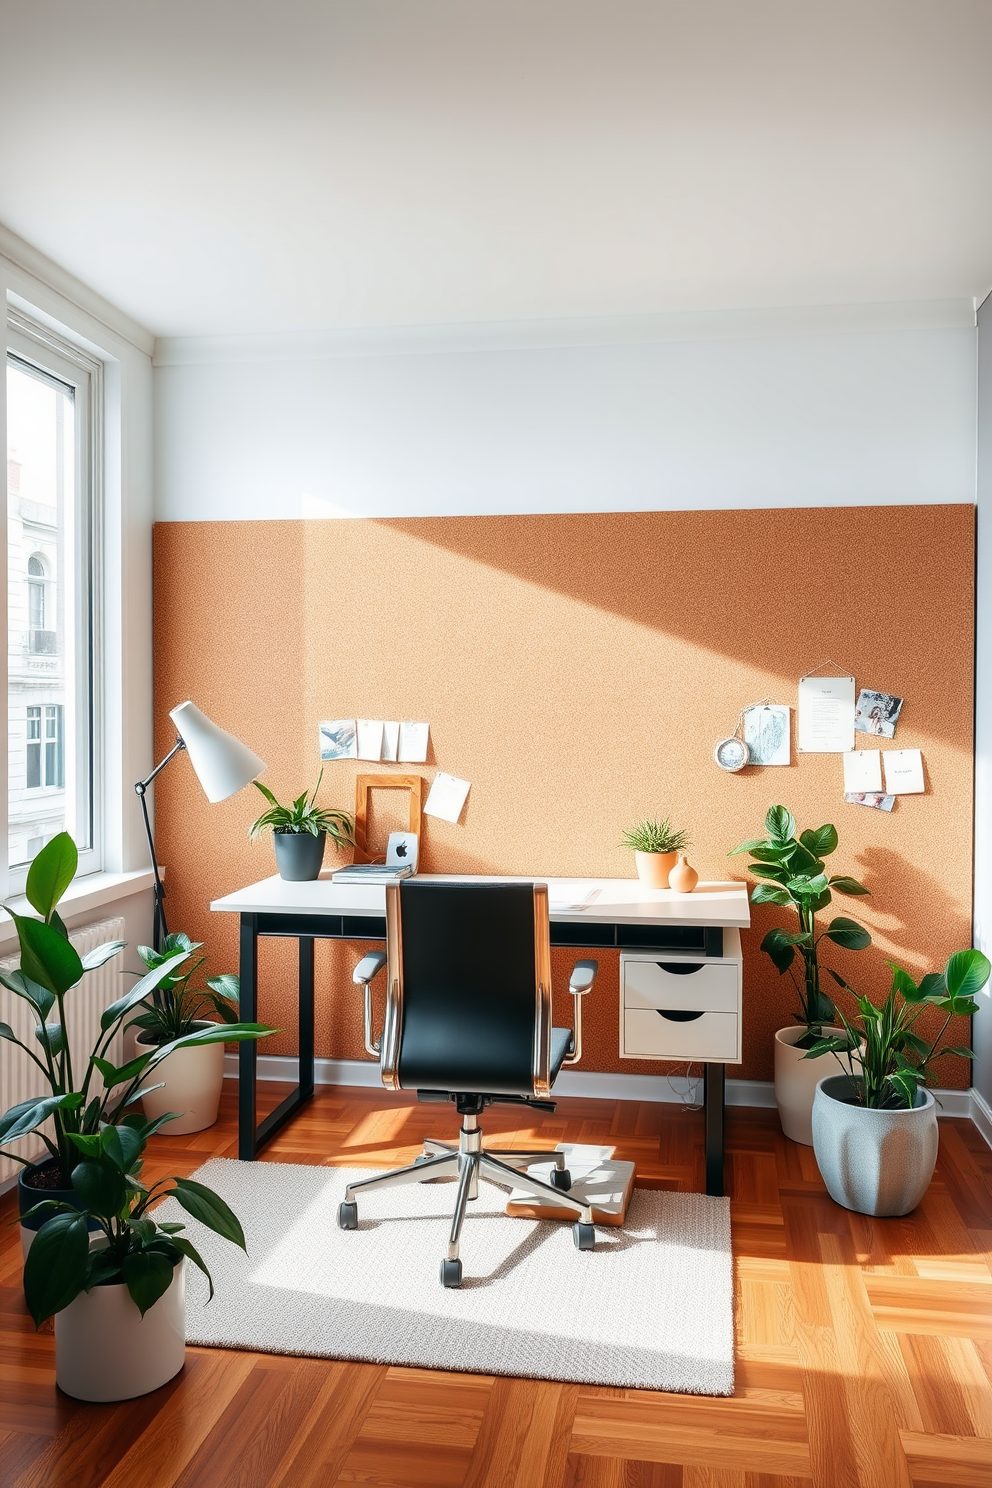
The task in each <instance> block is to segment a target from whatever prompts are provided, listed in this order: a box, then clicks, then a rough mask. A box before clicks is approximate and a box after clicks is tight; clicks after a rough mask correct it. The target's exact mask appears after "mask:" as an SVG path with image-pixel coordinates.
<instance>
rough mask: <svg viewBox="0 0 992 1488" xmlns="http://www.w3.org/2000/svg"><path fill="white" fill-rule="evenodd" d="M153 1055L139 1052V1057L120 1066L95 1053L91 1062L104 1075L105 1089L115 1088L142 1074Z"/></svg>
mask: <svg viewBox="0 0 992 1488" xmlns="http://www.w3.org/2000/svg"><path fill="white" fill-rule="evenodd" d="M151 1057H152V1056H151V1054H150V1053H149V1054H139V1055H138V1057H137V1059H132V1060H130V1061H129V1062H128V1063H127V1064H122V1065H121V1066H120V1068H118V1067H117V1066H116V1065H113V1064H111V1062H110V1060H109V1059H101V1058H100V1057H99V1056H98V1055H96V1054H94V1055H93V1056H92V1058H91V1060H90V1063H91V1064H92V1065H93V1066H94V1068H95V1069H98V1070H99V1071H100V1074H101V1075H102V1076H103V1087H104V1089H105V1090H114V1089H116V1087H117V1086H118V1085H126V1084H129V1083H130V1081H131V1080H133V1079H134V1078H135V1076H136V1075H140V1074H141V1072H142V1070H143V1069H145V1067H146V1066H147V1064H148V1062H149V1060H150V1059H151Z"/></svg>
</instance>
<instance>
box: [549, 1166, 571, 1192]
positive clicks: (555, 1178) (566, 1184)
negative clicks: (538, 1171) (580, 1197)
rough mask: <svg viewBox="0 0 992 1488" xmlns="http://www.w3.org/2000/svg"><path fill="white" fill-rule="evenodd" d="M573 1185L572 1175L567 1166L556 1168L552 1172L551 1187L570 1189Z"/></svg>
mask: <svg viewBox="0 0 992 1488" xmlns="http://www.w3.org/2000/svg"><path fill="white" fill-rule="evenodd" d="M571 1186H572V1175H571V1173H570V1172H569V1171H568V1169H567V1168H555V1169H554V1170H553V1172H552V1174H551V1187H552V1188H564V1189H569V1188H571Z"/></svg>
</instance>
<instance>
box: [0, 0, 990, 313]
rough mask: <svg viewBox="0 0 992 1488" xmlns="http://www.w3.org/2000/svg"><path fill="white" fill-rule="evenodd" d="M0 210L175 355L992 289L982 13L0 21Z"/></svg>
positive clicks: (224, 10) (203, 9)
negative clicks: (227, 346)
mask: <svg viewBox="0 0 992 1488" xmlns="http://www.w3.org/2000/svg"><path fill="white" fill-rule="evenodd" d="M0 56H2V58H3V67H2V76H0V126H2V130H0V222H3V223H5V224H6V225H7V226H8V227H9V228H11V229H12V230H13V231H14V232H15V233H18V234H19V235H20V236H21V237H23V238H25V239H26V240H27V241H28V242H30V243H32V244H33V245H34V246H35V247H37V248H39V249H41V250H42V251H43V252H44V253H46V254H48V255H49V256H50V257H51V258H53V259H55V260H56V261H57V262H58V263H60V264H62V265H63V266H64V267H65V268H67V269H69V270H70V271H71V272H72V273H74V274H76V275H77V276H78V277H79V278H80V279H82V280H83V281H85V282H86V283H87V284H89V285H90V286H91V287H92V288H94V289H96V290H98V291H100V292H101V293H102V294H103V295H105V296H106V298H107V299H109V300H111V301H112V302H113V303H114V304H116V305H118V306H119V307H120V308H121V309H123V310H126V311H127V312H129V314H130V315H132V316H133V317H134V318H135V319H136V320H138V321H139V322H141V323H142V324H144V325H145V326H146V327H148V328H149V329H151V330H152V331H154V332H155V333H157V334H159V335H172V336H175V335H198V334H247V333H259V332H270V331H273V332H275V331H298V330H313V329H322V330H335V329H347V328H361V327H372V326H408V325H417V324H420V325H425V324H434V325H438V324H455V323H463V322H485V321H503V320H508V319H533V318H540V319H545V318H551V317H569V316H583V317H588V316H598V315H604V316H606V315H630V314H640V313H648V312H650V313H658V312H664V311H670V310H697V309H703V308H708V309H713V308H720V307H735V308H744V307H756V306H776V305H789V304H793V305H819V304H840V303H861V302H867V301H906V300H926V299H944V298H955V297H961V296H977V297H979V298H980V297H982V296H984V295H985V294H986V293H987V291H988V289H989V287H990V284H992V60H990V59H992V3H990V0H926V3H921V0H819V3H814V0H350V3H342V0H168V3H166V0H86V3H84V4H82V3H80V0H36V3H34V4H28V3H25V0H0Z"/></svg>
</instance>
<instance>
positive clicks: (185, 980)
mask: <svg viewBox="0 0 992 1488" xmlns="http://www.w3.org/2000/svg"><path fill="white" fill-rule="evenodd" d="M202 944H203V943H202V941H191V940H190V938H189V936H188V935H184V934H182V933H181V932H180V933H179V934H172V935H167V936H166V938H165V940H164V942H163V943H162V948H161V950H158V951H156V950H153V949H152V947H151V946H139V947H138V957H139V959H140V960H141V961H142V962H143V963H144V965H145V966H146V967H147V969H148V970H149V971H154V970H156V969H158V968H160V967H162V966H164V965H165V963H166V962H167V961H171V959H172V957H173V956H174V955H175V954H176V952H177V951H183V952H185V954H186V957H187V960H188V958H190V957H192V956H195V954H196V952H197V951H199V950H201V949H202ZM205 964H206V957H205V956H200V957H198V958H197V959H196V960H194V961H193V962H192V964H191V965H188V964H187V962H186V961H182V962H180V964H179V966H178V967H177V968H176V970H175V971H174V972H172V973H169V974H166V975H165V976H164V977H163V978H162V980H161V981H160V982H159V984H158V986H157V987H155V988H154V989H153V990H152V991H151V992H150V993H149V995H148V996H147V997H146V998H145V1000H144V1002H142V1003H141V1004H140V1005H139V1016H138V1017H137V1018H133V1019H132V1020H131V1022H130V1023H129V1024H128V1025H127V1026H128V1027H129V1028H137V1029H140V1030H141V1031H140V1032H139V1033H138V1035H137V1042H138V1044H139V1045H140V1046H141V1047H150V1048H153V1049H158V1048H161V1047H162V1046H163V1044H172V1045H174V1046H176V1045H178V1046H177V1047H173V1050H172V1053H171V1054H169V1055H167V1056H166V1058H165V1059H163V1060H162V1061H161V1062H160V1063H159V1064H158V1065H157V1066H156V1070H155V1075H156V1079H157V1081H159V1082H160V1083H158V1084H157V1085H156V1086H155V1087H154V1088H153V1089H151V1090H146V1091H145V1093H144V1095H143V1096H142V1106H143V1108H144V1112H145V1115H146V1116H149V1117H153V1118H154V1117H157V1116H162V1115H164V1114H165V1112H166V1111H171V1112H172V1113H173V1120H172V1124H171V1125H170V1127H169V1133H170V1135H173V1136H179V1135H182V1134H184V1133H186V1132H196V1131H203V1130H204V1128H205V1127H208V1126H213V1124H214V1122H215V1121H216V1120H217V1108H218V1106H219V1105H220V1095H221V1091H222V1090H223V1088H224V1045H223V1043H218V1042H213V1043H208V1044H186V1045H184V1044H182V1043H181V1042H180V1041H181V1040H182V1039H185V1038H187V1037H188V1036H189V1035H190V1034H191V1033H196V1032H198V1031H199V1030H200V1029H206V1028H214V1027H216V1023H215V1021H214V1020H213V1019H210V1018H204V1017H203V1016H202V1014H203V1013H204V1012H207V1011H209V1012H214V1013H216V1014H217V1016H218V1018H219V1019H220V1021H221V1023H225V1024H227V1026H228V1028H237V1027H241V1026H243V1025H241V1024H239V1022H238V1014H237V1002H238V995H239V992H240V982H239V980H238V978H237V977H236V976H234V975H232V974H231V973H229V972H228V973H225V975H223V976H216V977H208V978H207V986H206V989H204V988H202V987H195V986H194V985H193V979H194V977H195V976H196V974H197V972H198V971H199V970H200V968H201V967H202V966H204V965H205ZM176 1113H178V1114H176Z"/></svg>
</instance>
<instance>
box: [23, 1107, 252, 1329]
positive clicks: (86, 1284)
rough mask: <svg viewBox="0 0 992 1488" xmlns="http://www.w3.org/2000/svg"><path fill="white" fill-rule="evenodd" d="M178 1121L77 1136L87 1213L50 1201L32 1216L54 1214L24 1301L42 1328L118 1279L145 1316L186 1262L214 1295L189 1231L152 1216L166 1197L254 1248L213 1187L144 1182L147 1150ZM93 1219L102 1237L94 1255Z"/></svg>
mask: <svg viewBox="0 0 992 1488" xmlns="http://www.w3.org/2000/svg"><path fill="white" fill-rule="evenodd" d="M171 1119H172V1118H171V1114H170V1115H168V1116H161V1117H159V1118H158V1119H157V1120H156V1121H144V1120H143V1119H142V1117H141V1116H138V1115H137V1114H131V1115H128V1116H126V1117H125V1118H124V1120H123V1121H122V1122H121V1123H120V1124H119V1125H117V1126H110V1125H102V1126H101V1127H100V1129H99V1131H96V1132H92V1133H88V1134H86V1135H85V1136H84V1135H81V1134H80V1133H78V1132H73V1133H72V1134H71V1137H70V1141H71V1144H72V1146H73V1148H74V1150H75V1154H76V1161H75V1164H74V1166H73V1169H72V1187H73V1190H74V1192H75V1195H76V1198H77V1200H78V1202H79V1205H80V1207H79V1208H73V1207H71V1206H70V1205H68V1204H65V1203H61V1202H59V1201H57V1200H53V1199H45V1200H43V1201H42V1202H41V1203H40V1204H36V1205H35V1206H34V1208H33V1209H32V1210H31V1213H32V1214H37V1215H41V1214H49V1215H50V1216H51V1217H50V1218H48V1219H46V1221H45V1223H44V1224H43V1225H42V1226H41V1229H40V1230H39V1231H38V1232H37V1234H36V1235H35V1238H34V1242H33V1244H32V1246H31V1249H30V1250H29V1251H28V1257H27V1261H26V1262H25V1266H24V1296H25V1299H26V1301H27V1304H28V1310H29V1312H30V1313H31V1316H32V1317H33V1318H34V1321H35V1326H36V1327H37V1326H39V1325H40V1324H41V1323H43V1322H44V1321H45V1319H46V1318H50V1317H53V1316H54V1315H55V1313H57V1312H61V1311H62V1310H63V1309H64V1308H66V1307H68V1306H69V1304H70V1302H73V1301H75V1299H76V1298H77V1297H78V1296H79V1295H80V1293H81V1292H88V1291H91V1290H92V1288H93V1287H95V1286H106V1285H110V1284H112V1283H114V1282H123V1283H124V1285H125V1286H126V1287H127V1289H128V1291H129V1293H130V1294H131V1297H132V1299H133V1300H134V1302H135V1304H136V1306H137V1307H138V1308H139V1309H140V1311H141V1315H142V1317H143V1316H144V1315H145V1313H146V1312H147V1311H148V1309H149V1307H153V1306H154V1305H155V1303H156V1302H157V1301H158V1299H159V1298H160V1297H161V1296H162V1295H163V1294H164V1293H165V1292H166V1291H167V1290H168V1288H169V1286H170V1284H171V1282H172V1278H173V1275H174V1272H175V1269H176V1267H177V1266H178V1265H179V1263H180V1261H182V1260H183V1258H184V1257H185V1258H186V1259H188V1260H190V1261H192V1262H193V1264H194V1265H195V1266H198V1267H199V1268H200V1270H201V1271H202V1272H203V1273H204V1275H205V1276H206V1278H207V1280H208V1282H209V1283H210V1296H211V1297H212V1296H213V1294H214V1287H213V1280H212V1278H211V1276H210V1272H209V1271H208V1270H207V1268H206V1266H205V1264H204V1262H203V1259H202V1257H201V1256H200V1255H199V1253H198V1252H197V1251H196V1249H195V1248H194V1246H193V1245H192V1244H191V1243H190V1241H189V1240H187V1239H186V1238H185V1236H184V1235H183V1234H182V1233H181V1232H182V1231H183V1230H184V1229H185V1228H186V1226H185V1225H183V1224H178V1223H171V1222H170V1223H165V1224H161V1223H159V1222H158V1221H157V1220H156V1219H155V1216H154V1214H153V1213H149V1210H150V1208H151V1206H152V1205H153V1204H155V1203H157V1202H158V1200H159V1199H161V1198H164V1197H165V1195H166V1194H167V1193H171V1195H172V1197H173V1198H174V1199H176V1200H177V1202H178V1203H179V1204H181V1205H182V1207H183V1208H184V1209H185V1210H186V1212H187V1213H188V1214H192V1215H193V1216H194V1218H196V1219H198V1220H200V1221H201V1223H203V1224H205V1225H206V1226H207V1228H208V1229H211V1230H213V1231H214V1232H215V1233H216V1234H218V1235H222V1236H223V1237H224V1239H225V1240H231V1241H233V1243H234V1244H235V1245H240V1247H241V1249H242V1250H244V1249H245V1248H246V1247H245V1237H244V1232H243V1230H242V1228H241V1225H240V1223H239V1222H238V1220H237V1218H236V1216H235V1215H234V1214H232V1212H231V1210H230V1209H229V1208H228V1206H227V1204H225V1202H224V1200H223V1199H222V1198H221V1197H220V1196H219V1194H215V1193H214V1191H213V1189H210V1188H207V1187H205V1185H204V1184H202V1183H196V1182H195V1181H194V1180H193V1179H192V1178H161V1179H159V1181H158V1182H157V1183H154V1184H152V1185H151V1187H146V1185H145V1184H144V1183H143V1182H142V1179H141V1168H142V1153H143V1152H144V1149H145V1143H146V1142H147V1140H148V1137H149V1136H150V1135H151V1133H152V1132H153V1131H155V1130H156V1128H157V1127H159V1126H161V1124H162V1122H163V1121H169V1120H171ZM169 1184H171V1185H172V1187H171V1189H170V1188H169V1187H168V1185H169ZM90 1220H93V1221H95V1223H96V1226H97V1228H98V1231H100V1232H102V1235H103V1240H102V1241H101V1240H99V1239H98V1240H97V1241H96V1243H95V1244H94V1246H93V1248H92V1249H91V1248H90V1234H89V1233H88V1230H87V1224H88V1221H90Z"/></svg>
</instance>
